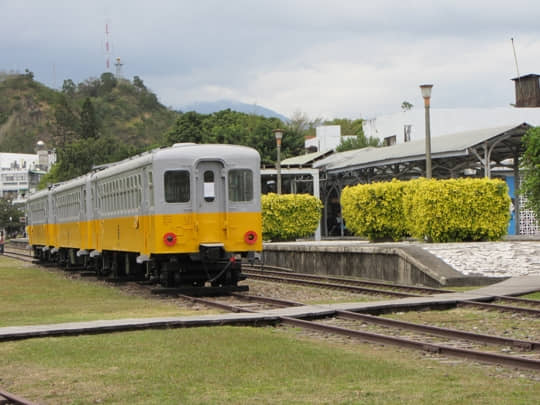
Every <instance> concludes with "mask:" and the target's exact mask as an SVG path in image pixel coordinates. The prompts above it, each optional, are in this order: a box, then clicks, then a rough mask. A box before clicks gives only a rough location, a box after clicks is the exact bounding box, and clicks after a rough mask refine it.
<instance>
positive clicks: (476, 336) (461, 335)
mask: <svg viewBox="0 0 540 405" xmlns="http://www.w3.org/2000/svg"><path fill="white" fill-rule="evenodd" d="M336 316H338V317H340V318H346V319H353V320H361V321H365V322H369V323H375V324H378V325H384V326H390V327H393V328H395V327H397V328H402V329H407V330H412V331H416V332H422V333H429V334H432V335H437V336H443V337H451V338H458V339H467V340H472V341H476V342H481V343H492V344H497V345H507V346H512V347H516V348H520V349H522V350H540V342H534V341H527V340H519V339H509V338H504V337H500V336H493V335H484V334H480V333H474V332H467V331H462V330H457V329H448V328H441V327H438V326H430V325H422V324H417V323H412V322H406V321H399V320H396V319H388V318H381V317H379V316H373V315H366V314H359V313H357V312H351V311H337V312H336Z"/></svg>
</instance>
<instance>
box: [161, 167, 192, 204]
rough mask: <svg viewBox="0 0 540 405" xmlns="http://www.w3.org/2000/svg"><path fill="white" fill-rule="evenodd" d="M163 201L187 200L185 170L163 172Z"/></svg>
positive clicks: (186, 176)
mask: <svg viewBox="0 0 540 405" xmlns="http://www.w3.org/2000/svg"><path fill="white" fill-rule="evenodd" d="M165 201H166V202H168V203H184V202H189V172H188V171H187V170H170V171H167V172H165Z"/></svg>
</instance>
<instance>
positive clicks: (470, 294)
mask: <svg viewBox="0 0 540 405" xmlns="http://www.w3.org/2000/svg"><path fill="white" fill-rule="evenodd" d="M539 290H540V276H528V277H515V278H511V279H508V280H505V281H503V282H500V283H497V284H493V285H490V286H488V287H483V288H479V289H477V290H472V291H467V292H462V293H448V294H437V295H433V296H428V297H409V298H402V299H397V300H387V301H376V302H353V303H340V304H329V305H306V306H302V307H290V308H279V309H274V310H268V311H263V312H260V313H256V314H252V313H241V314H237V313H235V314H232V313H228V314H217V315H196V316H184V317H168V318H146V319H118V320H109V321H87V322H70V323H63V324H52V325H34V326H10V327H4V328H0V341H8V340H18V339H29V338H35V337H41V336H45V335H48V336H50V335H79V334H94V333H107V332H109V331H111V330H112V329H114V330H115V331H117V330H126V331H127V330H141V329H157V328H178V327H188V326H204V325H224V324H242V323H249V322H253V321H259V322H273V321H274V322H277V321H278V320H279V318H280V317H283V316H288V317H295V318H305V317H309V316H314V315H315V316H327V315H332V314H333V313H334V312H335V311H337V310H345V311H361V310H362V309H366V308H370V309H375V308H385V307H386V308H388V307H395V306H411V305H425V304H434V303H449V304H453V303H457V302H461V301H468V300H490V299H491V298H492V297H496V296H501V295H521V294H526V293H529V292H533V291H539Z"/></svg>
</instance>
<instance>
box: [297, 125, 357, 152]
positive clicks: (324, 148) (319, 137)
mask: <svg viewBox="0 0 540 405" xmlns="http://www.w3.org/2000/svg"><path fill="white" fill-rule="evenodd" d="M315 131H316V132H315V134H316V135H315V138H311V139H306V141H305V142H304V147H305V148H306V150H310V151H312V152H328V151H330V150H334V149H336V148H337V147H338V145H339V144H340V143H341V140H345V139H348V138H355V137H354V136H341V125H321V126H319V127H317V128H316V129H315Z"/></svg>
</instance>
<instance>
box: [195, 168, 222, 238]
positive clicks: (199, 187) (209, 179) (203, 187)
mask: <svg viewBox="0 0 540 405" xmlns="http://www.w3.org/2000/svg"><path fill="white" fill-rule="evenodd" d="M195 181H196V186H195V187H196V204H197V208H196V211H197V217H198V223H199V242H200V243H212V242H223V240H224V230H225V212H226V204H227V200H226V198H225V197H226V196H225V174H224V167H223V163H221V162H219V161H202V162H199V164H198V165H197V171H196V179H195Z"/></svg>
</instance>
